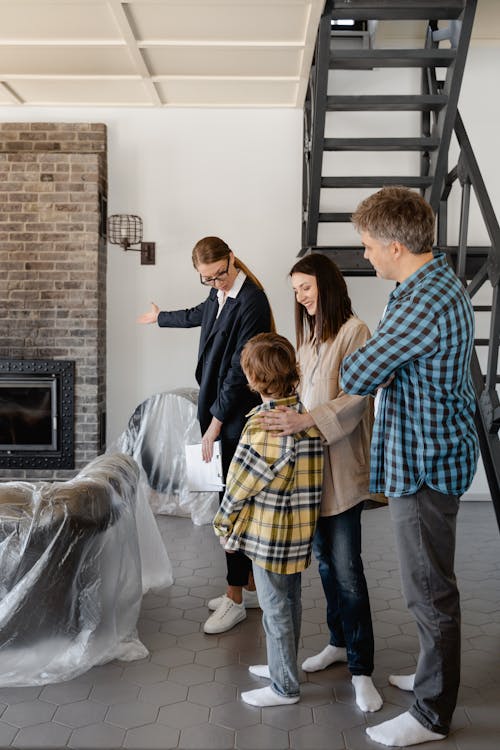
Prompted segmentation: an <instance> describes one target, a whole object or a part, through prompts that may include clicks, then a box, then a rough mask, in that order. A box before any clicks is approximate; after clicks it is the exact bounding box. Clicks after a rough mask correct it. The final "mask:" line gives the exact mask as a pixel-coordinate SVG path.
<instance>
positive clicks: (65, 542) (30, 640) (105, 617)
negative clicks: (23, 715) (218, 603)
mask: <svg viewBox="0 0 500 750" xmlns="http://www.w3.org/2000/svg"><path fill="white" fill-rule="evenodd" d="M138 480H139V467H138V465H137V464H136V462H135V461H134V460H133V459H132V458H131V457H130V456H128V455H124V454H108V455H105V456H99V457H97V458H96V459H94V460H93V461H91V462H90V463H89V464H88V465H87V466H86V467H84V469H82V471H80V473H79V474H78V475H77V476H76V477H75V478H74V479H71V480H69V481H67V482H35V483H29V482H5V483H3V484H0V570H1V575H0V685H2V686H5V685H9V686H12V685H42V684H47V683H51V682H60V681H63V680H69V679H72V678H74V677H76V676H77V675H79V674H82V673H83V672H86V671H87V670H88V669H89V668H90V667H92V666H94V665H96V664H101V663H103V662H106V661H110V660H111V659H116V658H118V659H124V660H133V659H138V658H143V657H145V656H147V654H148V651H147V649H146V648H145V646H144V645H143V644H142V643H141V642H140V640H139V639H138V637H137V632H136V625H137V620H138V617H139V613H140V608H141V602H142V595H143V593H144V591H145V590H146V589H147V588H150V587H151V586H152V585H156V586H158V587H159V586H165V585H169V584H171V583H172V577H171V566H170V562H169V560H168V556H167V554H166V551H165V548H164V546H163V543H162V541H161V537H160V534H159V532H158V528H157V525H156V522H155V519H154V517H153V515H152V513H151V510H150V508H149V506H148V505H147V503H146V502H145V500H144V498H143V497H142V496H141V494H140V491H139V486H138ZM144 550H147V553H144ZM153 559H154V561H155V564H154V565H153V564H152V560H153Z"/></svg>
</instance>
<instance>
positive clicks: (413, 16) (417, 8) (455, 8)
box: [332, 0, 464, 21]
mask: <svg viewBox="0 0 500 750" xmlns="http://www.w3.org/2000/svg"><path fill="white" fill-rule="evenodd" d="M463 7H464V2H463V0H448V1H447V2H443V3H441V2H440V3H437V2H436V0H428V1H427V2H425V3H424V2H404V1H403V2H402V1H401V0H384V2H383V3H381V2H380V0H335V7H334V9H333V12H332V18H333V19H335V20H339V21H341V20H344V19H349V18H352V19H354V20H355V21H366V20H367V19H370V20H373V21H377V20H384V19H392V20H405V19H408V20H412V21H413V20H415V21H416V20H422V19H423V20H428V19H441V18H442V19H451V18H453V19H455V18H458V17H459V16H460V13H461V12H462V10H463Z"/></svg>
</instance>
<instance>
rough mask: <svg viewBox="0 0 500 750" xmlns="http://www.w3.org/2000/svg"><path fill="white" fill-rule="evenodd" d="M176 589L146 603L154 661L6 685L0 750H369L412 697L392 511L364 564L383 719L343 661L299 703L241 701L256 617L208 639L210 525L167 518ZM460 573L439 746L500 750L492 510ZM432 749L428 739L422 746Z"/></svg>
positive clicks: (471, 537) (410, 629) (308, 623)
mask: <svg viewBox="0 0 500 750" xmlns="http://www.w3.org/2000/svg"><path fill="white" fill-rule="evenodd" d="M159 524H160V527H161V530H162V534H163V536H164V539H165V541H166V544H167V547H168V550H169V553H170V557H171V560H172V564H173V566H174V574H175V582H174V585H173V586H172V587H171V588H170V589H168V590H166V591H165V592H163V593H162V594H160V595H157V594H150V595H148V596H147V597H146V598H145V600H144V606H143V610H142V616H141V620H140V624H139V628H140V635H141V638H142V639H143V641H144V643H145V644H146V645H147V646H148V648H149V649H150V651H151V653H150V656H149V658H148V659H144V660H142V661H140V662H134V663H124V662H113V663H111V664H107V665H104V666H102V667H97V668H94V669H92V670H91V671H90V672H88V673H87V674H85V675H83V676H81V677H79V678H78V679H76V680H73V681H72V682H69V683H64V684H59V685H47V686H46V687H40V688H33V687H29V688H9V689H8V688H3V689H0V748H7V747H9V748H13V747H14V748H30V749H34V748H42V747H43V748H63V747H69V748H76V749H78V750H86V749H87V748H88V749H89V750H90V749H91V748H105V749H106V750H109V749H110V748H121V747H124V748H131V749H133V750H134V749H135V750H150V749H151V750H152V749H153V748H184V749H186V750H187V749H188V748H194V749H199V750H201V749H203V750H208V749H209V748H214V750H224V749H225V748H239V749H240V750H252V749H253V748H264V749H266V750H271V749H273V750H279V749H280V748H283V750H286V749H288V748H296V749H297V750H299V749H301V748H304V750H311V748H314V749H315V750H322V749H323V748H324V749H325V750H346V749H348V750H366V749H368V748H372V749H373V748H380V747H381V746H380V745H378V744H376V743H374V742H372V741H371V740H370V739H369V738H368V737H367V735H366V733H365V731H364V730H365V727H366V726H367V725H368V724H376V723H378V722H380V721H382V720H384V719H387V718H390V717H392V716H395V715H396V714H398V713H400V712H401V711H402V710H404V709H405V707H407V706H408V705H409V702H410V700H411V694H407V693H404V692H401V691H399V690H397V689H396V688H393V687H391V686H389V685H388V683H387V675H388V674H389V672H397V671H401V673H410V672H412V671H413V669H414V667H415V663H416V656H417V647H418V645H417V639H416V632H415V626H414V624H413V621H412V618H411V617H410V616H409V614H408V612H407V610H406V608H405V605H404V603H403V601H402V598H401V593H400V584H399V573H398V567H397V561H396V555H395V551H394V545H393V539H392V532H391V526H390V519H389V515H388V511H387V509H384V510H377V511H368V512H365V514H364V519H363V526H364V545H363V546H364V560H365V567H366V571H367V578H368V582H369V588H370V596H371V601H372V608H373V618H374V628H375V634H376V649H377V651H376V669H375V673H374V680H375V682H376V684H377V686H378V687H379V689H380V690H381V691H382V693H383V696H384V700H385V703H384V706H383V708H382V710H381V711H379V712H378V713H376V714H363V713H362V712H361V711H359V710H358V709H357V707H356V705H355V703H354V696H353V691H352V688H351V684H350V677H349V673H348V671H347V669H346V667H345V665H337V666H335V667H332V668H330V669H328V670H325V671H324V672H319V673H316V674H309V675H305V674H303V680H304V682H303V684H302V698H301V702H300V703H299V704H297V705H295V706H284V707H279V708H266V709H258V708H252V707H250V706H247V705H245V704H244V703H242V702H241V701H240V700H239V693H240V691H241V690H244V689H248V688H252V687H258V686H261V685H262V684H266V683H263V682H262V681H261V680H259V679H258V678H256V677H254V676H252V675H250V674H249V672H248V665H249V664H253V663H262V662H263V661H264V660H265V644H264V636H263V631H262V627H261V624H260V611H259V610H250V611H249V612H248V618H247V619H246V620H245V621H244V622H242V623H240V624H239V625H238V626H236V628H234V629H233V630H232V631H230V632H228V633H226V634H222V635H220V636H214V635H212V636H207V635H204V633H203V631H202V629H201V628H202V623H203V621H204V620H205V618H206V616H207V609H206V606H205V604H206V600H207V599H209V598H210V597H212V596H214V595H217V594H218V593H219V592H220V591H221V590H222V588H223V586H224V562H223V556H222V554H221V552H220V547H219V544H218V542H217V541H216V540H215V538H214V537H213V535H212V533H211V529H210V528H209V527H196V526H193V525H192V524H191V522H190V521H189V520H187V519H181V518H169V517H161V518H160V519H159ZM457 574H458V578H459V583H460V589H461V593H462V609H463V666H462V687H461V690H460V696H459V704H458V707H457V710H456V712H455V717H454V722H453V731H452V733H451V734H450V736H449V737H448V738H447V739H446V740H444V741H442V742H440V743H439V744H438V743H434V744H435V746H436V748H439V750H498V748H499V747H500V711H499V706H500V535H499V531H498V527H497V525H496V521H495V517H494V513H493V510H492V507H491V505H490V504H488V503H463V504H462V508H461V511H460V514H459V535H458V549H457ZM303 606H304V613H303V631H302V646H301V650H300V655H299V656H300V657H301V658H303V657H305V656H308V655H310V654H312V653H314V652H315V651H316V650H317V649H320V648H322V647H323V646H324V645H325V644H326V642H327V635H326V626H325V612H324V602H323V595H322V590H321V585H320V581H319V578H318V574H317V569H316V566H315V564H314V563H313V565H312V566H311V568H310V569H309V571H308V572H307V573H306V574H305V575H304V579H303ZM428 746H429V747H430V743H429V745H426V747H428Z"/></svg>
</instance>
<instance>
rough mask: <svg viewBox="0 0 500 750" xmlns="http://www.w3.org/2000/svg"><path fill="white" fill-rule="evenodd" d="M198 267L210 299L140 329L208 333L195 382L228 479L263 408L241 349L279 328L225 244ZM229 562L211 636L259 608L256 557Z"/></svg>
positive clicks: (200, 246)
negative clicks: (252, 416) (253, 417)
mask: <svg viewBox="0 0 500 750" xmlns="http://www.w3.org/2000/svg"><path fill="white" fill-rule="evenodd" d="M192 260H193V265H194V267H195V269H196V270H197V271H198V273H199V274H200V282H201V283H202V284H203V285H205V286H210V287H212V288H211V289H210V293H209V295H208V297H207V298H206V300H205V301H204V302H202V303H201V304H199V305H197V306H196V307H192V308H190V309H187V310H175V311H172V312H161V311H160V308H159V307H158V305H156V304H154V303H152V306H151V310H150V312H148V313H145V314H144V315H141V317H140V318H139V322H140V323H158V325H159V326H160V327H163V328H194V327H198V326H200V327H201V333H200V346H199V350H198V363H197V366H196V380H197V382H198V384H199V386H200V392H199V396H198V419H199V422H200V427H201V434H202V456H203V458H204V459H205V461H209V460H210V459H211V458H212V454H213V445H214V442H215V441H216V440H220V443H221V453H222V469H223V473H224V478H225V476H226V474H227V470H228V468H229V464H230V463H231V459H232V457H233V455H234V452H235V450H236V446H237V444H238V439H239V437H240V434H241V430H242V429H243V425H244V424H245V421H246V419H245V415H246V414H248V412H249V411H250V410H251V409H252V408H253V407H254V406H256V405H257V404H258V403H259V402H260V399H259V397H258V396H257V395H256V394H255V393H252V391H250V389H249V387H248V384H247V379H246V377H245V376H244V374H243V371H242V369H241V365H240V354H241V350H242V349H243V347H244V345H245V344H246V342H247V341H248V340H249V339H250V338H252V336H255V334H257V333H265V332H268V331H271V330H274V321H273V318H272V313H271V309H270V306H269V302H268V300H267V297H266V294H265V292H264V290H263V288H262V285H261V283H260V282H259V281H258V279H257V278H256V277H255V276H254V275H253V274H252V273H251V271H249V270H248V268H247V267H246V266H245V265H244V264H243V263H242V262H241V261H240V260H239V259H238V258H236V257H235V256H234V254H233V252H232V250H230V248H229V247H228V245H227V244H226V243H225V242H224V241H223V240H221V239H219V238H218V237H204V238H203V239H201V240H199V241H198V242H197V243H196V245H195V246H194V249H193V255H192ZM221 499H222V495H221ZM226 563H227V584H228V585H227V591H226V594H225V595H223V596H221V597H217V598H216V599H212V600H211V601H210V602H209V603H208V606H209V608H210V609H213V610H214V612H213V614H212V615H211V616H210V617H209V618H208V620H207V621H206V622H205V625H204V627H203V629H204V631H205V633H223V632H225V631H226V630H230V629H231V628H232V627H233V626H234V625H236V623H238V622H240V621H241V620H243V619H245V617H246V611H245V606H246V607H251V606H254V607H255V606H258V601H257V596H256V593H255V584H254V582H253V576H252V563H251V561H250V560H249V558H248V557H246V555H244V554H243V553H242V552H235V553H227V552H226Z"/></svg>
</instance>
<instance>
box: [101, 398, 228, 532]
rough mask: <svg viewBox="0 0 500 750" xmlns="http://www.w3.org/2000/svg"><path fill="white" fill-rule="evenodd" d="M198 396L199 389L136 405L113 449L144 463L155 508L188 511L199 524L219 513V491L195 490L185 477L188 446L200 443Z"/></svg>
mask: <svg viewBox="0 0 500 750" xmlns="http://www.w3.org/2000/svg"><path fill="white" fill-rule="evenodd" d="M197 397H198V391H197V390H196V389H194V388H179V389H177V390H173V391H166V392H164V393H155V394H154V395H152V396H150V397H149V398H147V399H146V400H145V401H143V402H142V403H141V404H139V406H138V407H137V408H136V409H135V411H134V413H133V414H132V416H131V417H130V420H129V423H128V425H127V429H126V430H125V431H124V432H123V434H122V435H121V436H120V438H119V439H118V441H117V443H116V445H115V446H114V448H116V449H117V450H119V451H122V452H123V453H128V454H129V455H131V456H133V457H134V459H135V460H136V461H137V463H138V464H139V466H141V468H142V470H143V475H142V481H143V484H144V488H145V489H144V491H145V493H146V495H147V497H148V500H149V504H150V506H151V508H152V510H153V512H154V513H160V514H166V515H172V516H188V517H191V520H192V521H193V523H195V524H205V523H211V522H212V519H213V517H214V515H215V513H216V512H217V508H218V505H219V495H218V493H217V492H190V490H189V488H188V483H187V476H186V457H185V446H186V445H190V444H194V443H200V442H201V432H200V425H199V422H198V419H197V417H196V404H197Z"/></svg>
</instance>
